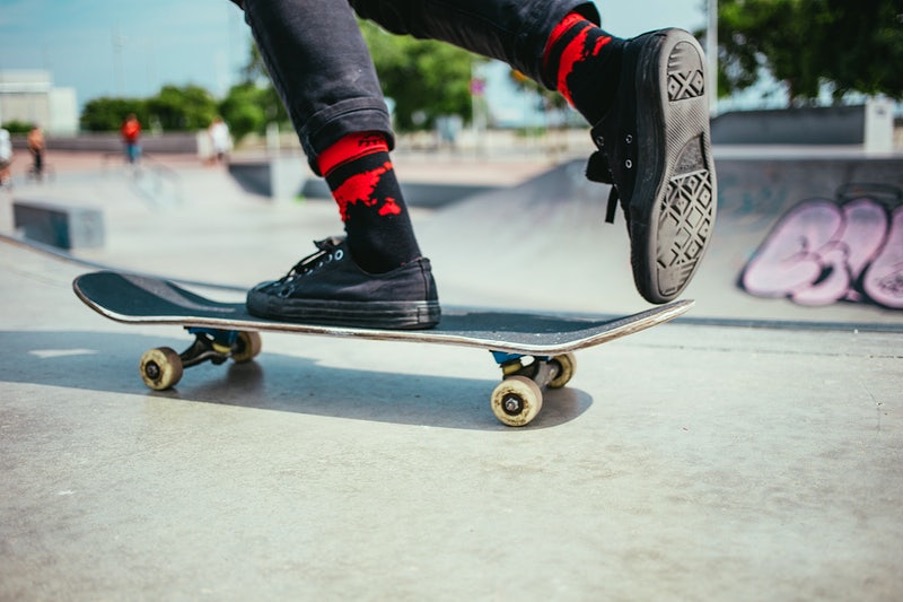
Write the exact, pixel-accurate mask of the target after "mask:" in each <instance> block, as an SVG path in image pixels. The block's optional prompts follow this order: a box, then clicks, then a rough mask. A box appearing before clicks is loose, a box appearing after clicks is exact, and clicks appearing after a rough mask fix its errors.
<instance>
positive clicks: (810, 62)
mask: <svg viewBox="0 0 904 602" xmlns="http://www.w3.org/2000/svg"><path fill="white" fill-rule="evenodd" d="M700 33H701V34H702V33H703V32H700ZM901 41H902V35H901V5H900V3H897V2H894V1H892V0H858V1H857V2H851V1H850V0H720V2H719V65H720V81H719V94H720V96H726V95H729V94H731V93H733V92H735V91H739V90H744V89H746V88H749V87H750V86H752V85H753V84H755V83H756V82H757V81H758V80H759V79H760V74H761V70H765V71H767V72H769V73H771V75H772V76H774V77H775V78H776V79H777V80H779V81H781V82H784V84H785V85H786V86H787V90H788V97H789V100H790V102H791V103H792V104H806V103H809V102H812V101H813V100H814V99H816V98H817V97H818V96H819V94H820V91H821V90H822V89H823V86H824V85H825V86H828V89H830V90H831V91H832V95H833V98H834V100H835V101H839V100H840V99H841V98H842V97H843V96H844V95H845V94H847V93H849V92H862V93H864V94H870V95H874V94H885V95H887V96H889V97H892V98H896V99H900V98H901V90H902V77H901V72H902V71H901V53H902V43H901Z"/></svg>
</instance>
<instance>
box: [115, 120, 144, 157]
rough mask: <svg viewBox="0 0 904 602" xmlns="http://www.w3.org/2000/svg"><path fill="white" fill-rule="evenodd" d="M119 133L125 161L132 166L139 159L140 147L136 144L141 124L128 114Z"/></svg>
mask: <svg viewBox="0 0 904 602" xmlns="http://www.w3.org/2000/svg"><path fill="white" fill-rule="evenodd" d="M119 131H120V133H121V134H122V142H123V144H124V145H125V153H126V161H127V162H128V163H130V164H133V165H134V164H135V163H137V162H138V160H139V159H140V158H141V145H140V144H139V143H138V139H139V138H140V137H141V122H140V121H138V117H136V116H135V113H130V114H129V116H128V117H126V119H125V121H123V122H122V127H121V128H120V130H119Z"/></svg>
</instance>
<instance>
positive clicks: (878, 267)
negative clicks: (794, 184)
mask: <svg viewBox="0 0 904 602" xmlns="http://www.w3.org/2000/svg"><path fill="white" fill-rule="evenodd" d="M901 194H902V192H901V188H900V187H896V186H890V185H887V184H873V185H868V184H849V185H845V186H843V187H842V188H841V189H839V190H838V192H837V194H836V195H835V197H834V198H831V199H820V198H815V199H810V200H805V201H802V202H800V203H798V204H797V205H795V206H794V207H792V208H791V209H790V210H789V211H787V212H786V213H784V215H782V216H781V218H780V219H779V220H778V222H777V223H776V224H775V226H774V227H773V228H772V230H771V231H770V232H769V233H768V235H767V236H766V238H765V240H764V241H763V242H762V244H761V245H760V247H759V248H758V249H757V250H756V252H754V254H753V255H752V257H751V258H750V260H749V262H748V263H747V265H746V266H745V267H744V269H743V271H742V272H741V274H740V277H739V278H738V285H739V286H740V288H741V289H742V290H744V291H745V292H747V293H749V294H751V295H754V296H757V297H767V298H776V297H787V298H788V299H790V300H791V301H793V302H794V303H797V304H800V305H811V306H816V305H829V304H832V303H837V302H852V303H869V304H875V305H878V306H880V307H883V308H888V309H892V310H900V309H901V307H902V273H901V272H902V237H901V229H902V213H901Z"/></svg>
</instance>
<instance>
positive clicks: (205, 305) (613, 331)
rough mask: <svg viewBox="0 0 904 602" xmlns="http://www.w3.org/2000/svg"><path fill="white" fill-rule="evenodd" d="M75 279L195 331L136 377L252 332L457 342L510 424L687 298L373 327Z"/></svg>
mask: <svg viewBox="0 0 904 602" xmlns="http://www.w3.org/2000/svg"><path fill="white" fill-rule="evenodd" d="M73 289H74V291H75V294H76V295H77V296H78V297H79V299H81V300H82V301H83V302H84V303H85V304H86V305H88V306H89V307H90V308H92V309H93V310H95V311H97V312H98V313H100V314H101V315H103V316H104V317H106V318H109V319H111V320H115V321H117V322H124V323H130V324H161V325H162V324H169V325H177V326H182V327H185V328H186V329H187V330H188V331H189V332H190V333H192V334H194V335H195V337H196V338H195V342H194V343H193V344H192V345H191V346H190V347H189V348H188V349H187V350H186V351H184V352H183V353H181V354H179V353H176V352H175V351H173V350H172V349H169V348H166V347H161V348H158V349H151V350H149V351H148V352H146V353H145V354H144V356H142V359H141V362H140V370H141V376H142V379H143V380H144V382H145V384H147V386H148V387H150V388H152V389H155V390H162V389H167V388H170V387H172V386H174V385H175V384H176V383H177V382H178V381H179V379H180V378H181V377H182V372H183V369H184V368H186V367H190V366H193V365H196V364H199V363H202V362H205V361H212V362H214V363H222V362H224V361H226V360H227V359H230V358H231V359H233V360H234V361H237V362H243V361H250V360H251V359H253V358H254V357H255V356H256V355H257V354H258V353H259V351H260V348H261V342H260V335H259V334H258V333H260V332H287V333H288V332H292V333H299V334H309V335H321V336H331V337H346V338H359V339H371V340H379V341H411V342H421V343H432V344H440V345H455V346H461V347H473V348H479V349H485V350H488V351H491V352H492V353H493V356H494V358H495V359H496V361H497V363H498V364H499V365H500V367H501V368H502V372H503V377H504V380H503V381H502V383H501V384H500V385H499V386H497V387H496V389H495V390H494V392H493V395H492V396H491V407H492V409H493V412H494V414H495V415H496V417H497V418H499V420H500V421H502V422H503V423H504V424H507V425H510V426H522V425H524V424H527V423H529V422H530V421H531V420H533V418H534V417H535V416H536V415H537V413H538V412H539V410H540V407H541V406H542V389H543V388H547V387H548V388H559V387H562V386H564V385H565V383H567V382H568V380H569V379H570V378H571V376H572V375H573V373H574V371H575V368H576V361H575V356H574V352H575V351H578V350H580V349H584V348H587V347H592V346H595V345H600V344H602V343H606V342H608V341H612V340H615V339H618V338H621V337H624V336H627V335H630V334H633V333H636V332H640V331H642V330H646V329H647V328H651V327H653V326H656V325H658V324H662V323H664V322H668V321H670V320H673V319H675V318H677V317H678V316H680V315H682V314H684V313H685V312H686V311H688V310H689V309H690V308H691V307H692V306H693V301H690V300H684V301H674V302H672V303H669V304H667V305H662V306H659V307H656V308H653V309H650V310H647V311H644V312H640V313H637V314H633V315H630V316H625V317H622V318H615V319H602V320H593V319H581V318H574V317H565V316H556V315H550V314H537V313H522V312H505V311H491V310H478V309H468V308H457V307H444V308H443V315H442V319H441V321H440V323H439V325H438V326H436V327H435V328H432V329H429V330H379V329H373V328H358V327H339V326H329V325H317V324H300V323H293V322H280V321H276V320H270V319H266V318H258V317H255V316H252V315H250V314H249V313H248V312H247V310H246V309H245V305H244V303H228V302H221V301H215V300H212V299H208V298H206V297H203V296H201V295H199V294H196V293H193V292H191V291H188V290H186V289H184V288H182V287H180V286H179V285H177V284H175V283H173V282H170V281H167V280H162V279H157V278H150V277H147V276H139V275H134V274H128V273H120V272H111V271H100V272H92V273H88V274H84V275H81V276H79V277H77V278H76V279H75V280H74V281H73Z"/></svg>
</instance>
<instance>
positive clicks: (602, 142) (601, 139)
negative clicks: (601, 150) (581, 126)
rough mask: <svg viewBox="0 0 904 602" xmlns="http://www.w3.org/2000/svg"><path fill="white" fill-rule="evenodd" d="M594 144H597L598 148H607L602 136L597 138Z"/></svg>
mask: <svg viewBox="0 0 904 602" xmlns="http://www.w3.org/2000/svg"><path fill="white" fill-rule="evenodd" d="M594 142H596V145H597V146H605V144H606V139H605V138H603V137H602V136H597V137H596V139H595V140H594Z"/></svg>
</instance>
